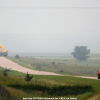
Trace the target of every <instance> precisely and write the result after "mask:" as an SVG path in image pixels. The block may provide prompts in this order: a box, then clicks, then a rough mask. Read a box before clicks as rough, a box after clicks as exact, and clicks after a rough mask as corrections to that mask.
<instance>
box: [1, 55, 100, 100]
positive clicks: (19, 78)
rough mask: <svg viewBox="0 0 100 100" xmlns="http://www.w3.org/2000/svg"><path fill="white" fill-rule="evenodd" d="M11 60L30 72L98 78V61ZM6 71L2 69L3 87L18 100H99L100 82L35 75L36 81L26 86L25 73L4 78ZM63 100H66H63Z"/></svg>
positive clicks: (13, 73) (58, 59) (11, 73)
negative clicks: (42, 71) (40, 99)
mask: <svg viewBox="0 0 100 100" xmlns="http://www.w3.org/2000/svg"><path fill="white" fill-rule="evenodd" d="M8 59H11V60H12V61H14V62H16V63H18V64H20V65H22V66H24V67H27V68H30V69H34V70H45V71H50V72H55V73H60V74H65V75H88V76H96V74H97V73H96V71H97V70H99V68H100V65H99V64H100V60H99V59H88V60H87V61H86V62H79V61H77V60H75V59H66V58H43V57H40V58H29V57H21V58H20V59H16V58H12V57H10V58H8ZM4 70H5V69H4V68H2V67H0V84H1V85H2V86H4V87H5V88H6V89H7V90H8V91H9V92H10V93H11V95H12V96H14V97H16V98H17V100H22V99H23V97H30V98H33V97H34V98H35V97H41V98H44V97H48V98H55V97H56V98H59V99H58V100H68V98H69V100H74V99H70V98H71V97H74V98H77V99H76V100H100V80H93V79H85V78H79V77H73V76H53V75H51V76H50V75H34V76H33V79H32V80H31V81H30V82H28V83H27V82H26V81H25V80H24V79H25V75H26V74H25V73H20V72H17V71H13V70H8V71H7V73H8V76H7V77H5V76H3V72H4ZM54 91H55V92H54ZM61 97H63V98H62V99H61ZM64 98H67V99H64ZM0 99H1V98H0ZM1 100H2V99H1ZM28 100H29V99H28ZM30 100H31V99H30ZM32 100H38V99H32ZM45 100H47V99H45ZM48 100H51V99H48ZM55 100H56V99H55Z"/></svg>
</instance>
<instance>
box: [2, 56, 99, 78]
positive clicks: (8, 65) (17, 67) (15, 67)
mask: <svg viewBox="0 0 100 100" xmlns="http://www.w3.org/2000/svg"><path fill="white" fill-rule="evenodd" d="M0 66H1V67H4V68H7V69H11V70H16V71H19V72H23V73H27V72H28V73H29V74H36V75H61V74H56V73H53V72H45V71H36V70H32V69H28V68H25V67H22V66H20V65H18V64H17V63H14V62H13V61H11V60H9V59H7V58H5V57H0ZM61 76H62V75H61ZM74 77H81V78H88V79H97V77H89V76H74Z"/></svg>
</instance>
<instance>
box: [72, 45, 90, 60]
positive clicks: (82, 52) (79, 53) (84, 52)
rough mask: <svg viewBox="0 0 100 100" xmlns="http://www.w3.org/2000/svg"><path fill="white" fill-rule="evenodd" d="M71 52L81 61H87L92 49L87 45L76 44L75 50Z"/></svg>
mask: <svg viewBox="0 0 100 100" xmlns="http://www.w3.org/2000/svg"><path fill="white" fill-rule="evenodd" d="M71 54H72V55H73V56H74V58H76V59H78V60H79V61H86V60H87V58H88V57H89V56H88V55H89V54H90V49H87V46H75V49H74V52H72V53H71Z"/></svg>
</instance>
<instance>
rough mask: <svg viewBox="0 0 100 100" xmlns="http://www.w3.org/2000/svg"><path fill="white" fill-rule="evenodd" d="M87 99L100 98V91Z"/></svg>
mask: <svg viewBox="0 0 100 100" xmlns="http://www.w3.org/2000/svg"><path fill="white" fill-rule="evenodd" d="M87 100H100V91H98V92H97V94H96V95H94V96H93V97H91V98H89V99H87Z"/></svg>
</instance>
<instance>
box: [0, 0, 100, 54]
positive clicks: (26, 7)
mask: <svg viewBox="0 0 100 100" xmlns="http://www.w3.org/2000/svg"><path fill="white" fill-rule="evenodd" d="M0 43H1V44H2V45H4V47H5V50H8V51H9V53H26V52H27V53H71V52H73V49H74V47H75V46H87V47H88V49H90V50H91V53H100V0H0Z"/></svg>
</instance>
